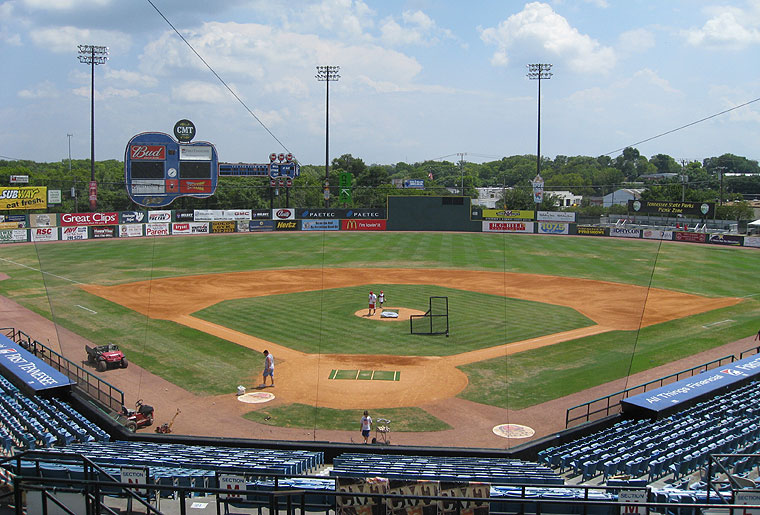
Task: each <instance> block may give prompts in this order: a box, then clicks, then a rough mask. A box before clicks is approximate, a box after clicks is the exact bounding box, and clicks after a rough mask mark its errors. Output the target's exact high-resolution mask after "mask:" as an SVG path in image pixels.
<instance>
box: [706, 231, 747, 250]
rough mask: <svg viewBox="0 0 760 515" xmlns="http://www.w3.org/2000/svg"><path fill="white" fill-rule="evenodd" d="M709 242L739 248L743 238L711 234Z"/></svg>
mask: <svg viewBox="0 0 760 515" xmlns="http://www.w3.org/2000/svg"><path fill="white" fill-rule="evenodd" d="M709 242H710V243H713V244H715V245H733V246H735V247H739V246H741V244H742V237H741V236H734V235H731V234H711V235H710V239H709Z"/></svg>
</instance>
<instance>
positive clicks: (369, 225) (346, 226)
mask: <svg viewBox="0 0 760 515" xmlns="http://www.w3.org/2000/svg"><path fill="white" fill-rule="evenodd" d="M386 225H387V224H386V221H385V220H341V221H340V230H341V231H384V230H385V228H386Z"/></svg>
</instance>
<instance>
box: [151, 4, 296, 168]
mask: <svg viewBox="0 0 760 515" xmlns="http://www.w3.org/2000/svg"><path fill="white" fill-rule="evenodd" d="M147 2H148V3H149V4H150V5H151V7H153V9H155V10H156V12H157V13H158V14H159V16H161V18H163V19H164V21H165V22H166V23H167V24H169V26H170V27H171V28H172V30H173V31H174V32H175V33H176V34H177V35H178V36H179V37H180V39H181V40H182V41H183V42H184V43H185V44H186V45H187V46H188V48H189V49H190V50H192V51H193V53H194V54H195V55H196V56H197V57H198V59H200V60H201V62H202V63H203V64H205V65H206V68H208V69H209V71H210V72H211V73H213V74H214V77H216V78H217V79H218V80H219V82H221V83H222V84H223V85H224V87H225V88H227V91H229V92H230V93H231V94H232V96H233V97H235V99H236V100H237V101H238V102H240V105H242V106H243V108H244V109H245V110H246V111H248V114H250V115H251V116H253V117H254V118H255V119H256V121H257V122H259V124H260V125H261V126H262V127H263V128H264V130H265V131H267V132H268V133H269V135H270V136H272V137H273V138H274V140H275V141H276V142H277V143H279V144H280V146H281V147H282V148H283V149H285V150H286V151H287V152H288V153H291V152H290V150H289V149H288V147H286V146H285V144H284V143H283V142H282V141H280V140H279V138H277V136H275V135H274V133H273V132H272V131H271V130H269V127H267V126H266V125H264V122H262V121H261V119H260V118H259V117H258V116H256V115H255V114H254V112H253V111H252V110H251V109H250V108H249V107H248V106H247V105H246V103H245V102H243V100H242V99H241V98H240V97H239V96H237V94H236V93H235V92H234V91H233V90H232V88H230V87H229V86H228V85H227V83H226V82H225V81H224V79H222V78H221V77H220V76H219V74H218V73H216V71H214V69H213V68H212V67H211V65H210V64H208V63H207V62H206V60H205V59H204V58H203V57H202V56H201V54H199V53H198V52H197V51H196V50H195V48H193V45H191V44H190V42H189V41H188V40H187V39H185V37H184V36H183V35H182V34H180V32H179V31H178V30H177V28H176V27H175V26H174V25H172V22H170V21H169V20H168V19H167V18H166V16H164V13H162V12H161V11H160V10H159V9H158V7H156V6H155V4H154V3H153V0H147Z"/></svg>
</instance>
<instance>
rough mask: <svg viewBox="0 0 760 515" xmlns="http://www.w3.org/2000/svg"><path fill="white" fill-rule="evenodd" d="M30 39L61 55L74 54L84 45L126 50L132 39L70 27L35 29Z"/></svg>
mask: <svg viewBox="0 0 760 515" xmlns="http://www.w3.org/2000/svg"><path fill="white" fill-rule="evenodd" d="M29 37H30V38H31V39H32V41H33V42H34V44H35V45H37V46H39V47H44V48H45V49H47V50H50V51H51V52H55V53H59V54H66V53H71V54H73V53H75V52H76V51H77V45H82V44H84V45H103V46H108V47H109V48H116V49H126V48H128V47H129V45H130V37H129V36H127V35H126V34H124V33H122V32H117V31H109V30H90V29H80V28H77V27H72V26H70V25H69V26H65V27H49V28H40V29H33V30H32V31H31V32H29Z"/></svg>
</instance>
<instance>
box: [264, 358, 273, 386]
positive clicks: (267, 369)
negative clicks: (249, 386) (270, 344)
mask: <svg viewBox="0 0 760 515" xmlns="http://www.w3.org/2000/svg"><path fill="white" fill-rule="evenodd" d="M267 376H269V378H270V379H271V380H272V386H274V356H272V355H271V354H270V353H269V351H268V350H265V351H264V374H263V375H262V378H263V382H262V383H261V386H266V385H267Z"/></svg>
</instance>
